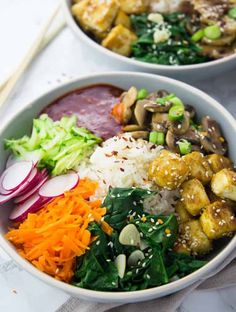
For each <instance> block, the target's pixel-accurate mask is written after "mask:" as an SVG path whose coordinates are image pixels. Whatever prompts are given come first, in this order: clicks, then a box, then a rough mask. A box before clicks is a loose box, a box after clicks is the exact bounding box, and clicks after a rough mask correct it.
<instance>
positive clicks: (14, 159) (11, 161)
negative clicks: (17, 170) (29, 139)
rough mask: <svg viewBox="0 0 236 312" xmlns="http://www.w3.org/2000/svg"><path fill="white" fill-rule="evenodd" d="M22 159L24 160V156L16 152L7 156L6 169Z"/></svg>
mask: <svg viewBox="0 0 236 312" xmlns="http://www.w3.org/2000/svg"><path fill="white" fill-rule="evenodd" d="M22 160H23V159H22V158H20V157H17V156H15V155H14V154H10V155H9V157H8V158H7V162H6V169H7V168H9V167H10V166H12V165H14V164H15V163H17V162H19V161H22Z"/></svg>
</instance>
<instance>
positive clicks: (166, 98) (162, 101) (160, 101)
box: [156, 93, 176, 105]
mask: <svg viewBox="0 0 236 312" xmlns="http://www.w3.org/2000/svg"><path fill="white" fill-rule="evenodd" d="M175 96H176V95H175V94H174V93H171V94H168V95H166V96H164V97H161V98H157V99H156V103H157V104H161V105H165V104H166V103H167V102H171V100H172V99H173V98H174V97H175Z"/></svg>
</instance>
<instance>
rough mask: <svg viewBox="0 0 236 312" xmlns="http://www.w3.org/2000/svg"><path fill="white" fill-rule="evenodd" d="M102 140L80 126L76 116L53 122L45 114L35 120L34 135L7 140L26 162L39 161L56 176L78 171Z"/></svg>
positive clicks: (6, 142)
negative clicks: (74, 170)
mask: <svg viewBox="0 0 236 312" xmlns="http://www.w3.org/2000/svg"><path fill="white" fill-rule="evenodd" d="M101 141H102V139H100V138H98V137H96V136H95V135H94V134H92V133H91V132H90V131H89V130H87V129H85V128H79V127H77V118H76V116H72V117H67V116H65V117H62V118H61V120H58V121H53V120H52V119H51V118H49V117H48V115H46V114H43V115H41V116H40V117H39V118H37V119H34V120H33V129H32V133H31V136H30V137H29V136H26V135H25V136H23V137H22V138H20V139H10V140H5V147H6V148H7V149H10V150H11V151H12V152H13V153H14V154H15V155H16V156H19V157H20V158H22V159H26V160H29V159H32V160H36V161H38V167H40V168H47V169H48V170H49V171H50V172H51V173H52V175H59V174H62V173H65V172H67V171H68V170H70V169H76V167H77V166H78V164H79V163H80V161H81V160H83V159H84V158H85V157H87V156H89V155H90V154H91V153H92V151H93V149H94V147H95V146H96V145H97V144H98V143H100V142H101Z"/></svg>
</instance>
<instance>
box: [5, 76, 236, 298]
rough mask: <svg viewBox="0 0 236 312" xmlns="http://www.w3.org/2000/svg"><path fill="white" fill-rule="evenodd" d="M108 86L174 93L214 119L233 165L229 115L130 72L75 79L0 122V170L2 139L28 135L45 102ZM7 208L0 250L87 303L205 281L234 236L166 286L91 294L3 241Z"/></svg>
mask: <svg viewBox="0 0 236 312" xmlns="http://www.w3.org/2000/svg"><path fill="white" fill-rule="evenodd" d="M99 83H109V84H112V85H115V86H118V87H121V88H124V89H127V88H129V87H130V86H131V85H134V86H136V87H137V88H146V89H148V90H149V91H154V90H157V89H166V90H169V91H170V92H173V93H176V95H177V96H178V97H180V98H181V99H183V101H184V103H188V104H192V105H193V106H194V107H195V108H196V111H197V114H198V116H199V118H201V117H202V116H204V115H210V116H212V118H214V119H216V120H217V121H218V122H219V123H220V125H221V127H222V130H223V133H224V136H225V137H226V139H227V140H228V143H229V148H230V149H229V151H230V157H231V159H232V160H233V161H234V162H235V163H236V145H235V137H236V123H235V119H234V118H233V117H232V116H231V115H230V113H229V112H228V111H227V110H226V109H225V108H224V107H222V106H221V105H220V104H219V103H218V102H216V101H215V100H214V99H212V98H211V97H210V96H208V95H207V94H205V93H203V92H202V91H200V90H198V89H195V88H193V87H191V86H189V85H187V84H184V83H182V82H179V81H176V80H173V79H170V78H166V77H162V76H157V75H151V74H142V73H132V72H114V73H104V74H96V75H92V76H86V77H84V78H79V79H76V80H74V81H72V82H69V83H66V84H63V85H61V86H60V87H58V88H56V89H53V90H52V91H50V92H48V93H46V94H45V95H43V96H41V97H40V98H38V99H37V100H35V101H33V102H32V103H29V104H28V105H27V106H26V107H25V108H23V109H21V110H20V111H19V112H17V113H16V114H15V116H13V117H12V118H11V119H10V120H8V121H4V120H3V121H2V122H1V124H0V142H1V146H0V171H1V170H3V169H4V166H5V161H6V158H7V156H8V155H7V152H6V151H5V150H4V146H3V142H4V139H6V138H11V137H21V136H22V135H24V134H26V133H28V132H29V131H30V129H31V126H32V119H33V118H34V117H36V116H37V115H38V114H39V112H40V111H41V110H42V109H43V108H45V107H46V106H47V105H48V104H49V103H51V102H52V101H54V100H55V99H57V98H58V97H60V96H62V95H64V94H66V93H68V92H70V91H72V90H75V89H78V88H80V87H83V86H88V85H91V84H99ZM10 210H11V207H10V205H9V204H8V205H5V207H1V209H0V245H1V247H3V249H4V250H5V251H6V252H7V253H8V254H9V255H10V256H11V257H12V258H13V259H14V260H15V261H16V263H18V264H19V265H20V266H21V267H22V268H23V269H25V270H26V271H28V272H29V273H31V274H32V275H34V276H35V277H37V278H39V279H41V280H42V281H44V282H45V283H47V284H49V285H52V286H55V287H57V288H59V289H61V290H64V291H66V292H67V293H69V294H71V295H72V296H77V297H80V298H83V299H87V300H90V301H98V302H122V303H127V302H137V301H144V300H150V299H153V298H158V297H162V296H165V295H168V294H171V293H174V292H176V291H178V290H180V289H183V288H185V287H187V286H189V285H191V284H192V283H194V282H195V281H199V280H201V279H204V278H206V277H207V276H208V275H209V274H211V273H212V272H213V271H214V269H215V268H216V267H217V266H218V265H219V264H221V263H222V262H223V261H224V259H225V258H226V257H227V256H228V255H229V254H230V253H231V252H232V251H233V250H234V249H235V247H236V236H235V237H234V238H232V239H231V240H230V242H228V243H227V244H224V245H223V246H220V247H219V248H218V249H217V250H215V252H214V254H211V256H210V261H209V263H208V264H207V265H205V266H204V267H203V268H201V269H199V270H198V271H196V272H194V273H192V274H190V275H188V276H186V277H184V278H182V279H180V280H178V281H175V282H172V283H170V284H167V285H164V286H160V287H155V288H151V289H147V290H141V291H134V292H101V291H93V290H87V289H82V288H77V287H75V286H71V285H69V284H65V283H63V282H59V281H57V280H56V279H54V278H52V277H50V276H48V275H47V274H44V273H42V272H41V271H39V270H37V269H36V268H35V267H34V266H33V265H31V264H30V263H29V262H27V261H26V260H24V259H23V258H22V257H21V256H20V255H19V254H18V253H17V251H16V250H15V248H14V247H13V245H11V244H10V243H9V242H8V241H7V240H6V239H5V238H4V233H6V231H7V227H8V225H9V222H8V215H9V213H10Z"/></svg>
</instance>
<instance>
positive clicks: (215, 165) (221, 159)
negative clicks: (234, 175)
mask: <svg viewBox="0 0 236 312" xmlns="http://www.w3.org/2000/svg"><path fill="white" fill-rule="evenodd" d="M207 161H208V163H209V165H210V167H211V170H212V171H213V172H214V173H217V172H219V171H220V170H222V169H225V168H228V169H232V168H233V166H232V162H231V160H230V159H229V158H227V157H225V156H222V155H218V154H211V155H208V156H207Z"/></svg>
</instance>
